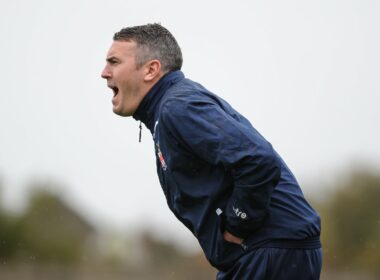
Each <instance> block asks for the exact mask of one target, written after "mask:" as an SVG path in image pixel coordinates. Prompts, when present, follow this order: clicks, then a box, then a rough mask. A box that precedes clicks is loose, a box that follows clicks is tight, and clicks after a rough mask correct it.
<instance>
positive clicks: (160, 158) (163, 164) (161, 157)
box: [156, 143, 168, 171]
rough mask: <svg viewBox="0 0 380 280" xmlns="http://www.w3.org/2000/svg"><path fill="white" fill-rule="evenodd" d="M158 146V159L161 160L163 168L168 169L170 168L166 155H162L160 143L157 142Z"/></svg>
mask: <svg viewBox="0 0 380 280" xmlns="http://www.w3.org/2000/svg"><path fill="white" fill-rule="evenodd" d="M156 147H157V156H158V159H159V160H160V163H161V167H162V170H164V171H166V169H167V168H168V166H167V165H166V162H165V159H164V156H163V155H162V152H161V149H160V144H159V143H156Z"/></svg>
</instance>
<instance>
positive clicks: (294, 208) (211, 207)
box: [133, 71, 320, 270]
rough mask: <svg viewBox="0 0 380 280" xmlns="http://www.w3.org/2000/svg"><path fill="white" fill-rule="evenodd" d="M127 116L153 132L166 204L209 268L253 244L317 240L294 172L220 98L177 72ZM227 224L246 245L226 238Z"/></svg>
mask: <svg viewBox="0 0 380 280" xmlns="http://www.w3.org/2000/svg"><path fill="white" fill-rule="evenodd" d="M133 117H134V118H135V119H136V120H141V121H142V122H143V123H144V124H145V125H146V126H147V127H148V129H149V130H150V131H151V133H152V135H153V139H154V143H155V152H156V157H157V173H158V177H159V179H160V183H161V186H162V189H163V191H164V193H165V196H166V199H167V203H168V205H169V208H170V209H171V211H172V212H173V213H174V214H175V216H176V217H177V218H178V219H179V220H180V221H181V222H182V223H183V224H184V225H185V226H186V227H187V228H188V229H189V230H191V232H192V233H193V234H194V235H195V237H196V238H197V239H198V241H199V243H200V245H201V247H202V249H203V251H204V252H205V255H206V257H207V259H208V260H209V261H210V263H211V264H212V265H213V266H215V267H216V268H218V269H219V270H225V269H227V268H228V267H230V266H231V264H232V263H233V262H234V261H235V260H236V259H237V258H239V257H240V256H242V255H243V254H244V253H245V252H247V251H248V250H252V249H253V248H257V247H273V246H275V247H285V248H288V247H289V248H293V247H297V248H310V247H313V248H314V247H319V246H320V243H319V234H320V218H319V216H318V214H317V213H316V211H315V210H314V209H313V208H312V207H311V206H310V205H309V204H308V203H307V201H306V200H305V198H304V196H303V194H302V191H301V189H300V187H299V185H298V183H297V181H296V179H295V178H294V176H293V174H292V173H291V171H290V170H289V169H288V167H287V166H286V164H285V163H284V161H283V160H282V159H281V157H280V156H279V155H278V154H277V153H276V152H275V151H274V149H273V147H272V146H271V144H270V143H269V142H268V141H266V140H265V139H264V137H263V136H261V135H260V134H259V132H257V130H256V129H255V128H254V127H253V126H252V125H251V124H250V122H249V121H248V120H247V119H246V118H244V117H243V116H242V115H240V114H239V113H238V112H237V111H235V110H234V109H233V108H232V107H231V106H230V105H229V104H228V103H227V102H226V101H224V100H223V99H221V98H220V97H218V96H216V95H214V94H213V93H211V92H210V91H208V90H207V89H205V88H204V87H203V86H202V85H200V84H198V83H195V82H193V81H191V80H189V79H186V78H185V77H184V75H183V73H182V72H181V71H175V72H171V73H169V74H167V75H165V76H164V77H163V78H161V79H160V80H159V81H158V82H157V83H156V84H155V85H154V86H153V88H152V89H151V90H150V91H149V93H148V94H147V95H146V96H145V98H144V99H143V101H142V102H141V104H140V106H139V107H138V109H137V111H136V113H135V114H134V116H133ZM225 230H227V231H229V232H230V233H232V234H234V235H236V236H238V237H241V238H243V239H244V244H243V245H236V244H232V243H229V242H227V241H225V240H224V239H223V232H224V231H225Z"/></svg>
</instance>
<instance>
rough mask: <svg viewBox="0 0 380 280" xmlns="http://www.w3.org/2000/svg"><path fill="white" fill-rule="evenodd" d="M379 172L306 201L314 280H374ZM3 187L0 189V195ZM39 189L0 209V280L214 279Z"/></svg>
mask: <svg viewBox="0 0 380 280" xmlns="http://www.w3.org/2000/svg"><path fill="white" fill-rule="evenodd" d="M379 174H380V172H376V171H374V170H373V169H371V170H368V169H364V168H354V169H352V170H347V172H345V173H344V174H341V175H340V176H339V178H336V180H335V183H334V184H333V185H331V186H326V187H325V188H324V190H326V191H325V193H324V194H323V195H322V196H320V197H318V199H313V197H309V199H310V200H311V201H312V204H313V206H314V207H315V208H316V209H317V210H318V211H319V212H320V214H321V217H322V242H323V250H324V264H323V274H322V278H321V279H342V280H343V279H362V280H366V279H368V280H369V279H379V277H380V265H379V261H380V211H379V202H380V175H379ZM5 187H6V186H4V185H2V186H1V189H4V188H5ZM49 189H50V190H51V189H53V188H51V186H47V185H46V183H40V184H39V183H36V182H34V183H33V185H32V186H30V190H31V191H30V193H29V197H28V204H27V207H25V208H24V209H23V210H22V211H19V212H17V213H15V212H14V211H12V212H11V211H9V210H8V209H6V208H5V207H4V206H3V205H2V204H0V206H1V207H0V279H4V280H5V279H9V280H11V279H12V280H24V279H25V280H26V279H28V280H34V279H36V280H37V279H38V280H42V279H55V280H59V279H72V280H74V279H81V280H87V279H109V280H111V279H115V280H117V279H136V280H139V279H198V280H201V279H213V278H214V277H215V273H216V271H215V270H214V269H213V268H211V267H210V265H209V264H208V263H207V261H206V260H205V258H204V257H203V254H202V253H201V252H200V251H199V252H196V253H194V252H192V253H189V252H186V251H185V250H183V249H180V248H178V247H177V245H176V244H175V243H174V242H173V243H171V242H168V241H165V242H164V241H162V240H159V239H158V238H156V237H155V236H154V233H152V232H149V231H140V232H138V233H137V234H133V235H131V234H130V233H129V232H110V231H109V230H107V229H105V228H99V227H97V228H95V226H93V225H91V224H90V223H89V222H88V221H86V220H85V219H84V218H83V216H82V215H81V213H79V212H78V211H76V210H75V209H73V207H71V206H70V205H69V203H68V202H66V201H65V200H64V199H63V198H61V197H60V195H59V194H57V193H53V192H52V191H48V190H49Z"/></svg>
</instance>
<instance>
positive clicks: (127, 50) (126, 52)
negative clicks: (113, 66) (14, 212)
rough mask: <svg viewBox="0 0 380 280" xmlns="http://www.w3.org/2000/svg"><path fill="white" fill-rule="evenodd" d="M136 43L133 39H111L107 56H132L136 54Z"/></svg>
mask: <svg viewBox="0 0 380 280" xmlns="http://www.w3.org/2000/svg"><path fill="white" fill-rule="evenodd" d="M136 49H137V44H136V42H134V41H113V43H112V45H111V47H110V49H109V51H108V53H107V57H111V56H116V57H126V56H128V57H129V56H131V57H134V56H135V54H136Z"/></svg>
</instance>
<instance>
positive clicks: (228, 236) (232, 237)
mask: <svg viewBox="0 0 380 280" xmlns="http://www.w3.org/2000/svg"><path fill="white" fill-rule="evenodd" d="M223 238H224V240H226V241H228V242H231V243H234V244H237V245H241V244H243V239H242V238H240V237H237V236H235V235H232V234H231V233H229V232H228V231H225V232H224V233H223Z"/></svg>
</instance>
